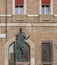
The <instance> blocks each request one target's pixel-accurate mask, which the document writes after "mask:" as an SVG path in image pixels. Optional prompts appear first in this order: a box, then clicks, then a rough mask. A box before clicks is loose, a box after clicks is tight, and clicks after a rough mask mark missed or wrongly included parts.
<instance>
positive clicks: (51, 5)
mask: <svg viewBox="0 0 57 65" xmlns="http://www.w3.org/2000/svg"><path fill="white" fill-rule="evenodd" d="M50 1H51V3H50V10H51V11H50V14H51V15H53V0H50ZM39 5H40V9H39V14H40V15H42V11H41V10H42V4H41V0H39Z"/></svg>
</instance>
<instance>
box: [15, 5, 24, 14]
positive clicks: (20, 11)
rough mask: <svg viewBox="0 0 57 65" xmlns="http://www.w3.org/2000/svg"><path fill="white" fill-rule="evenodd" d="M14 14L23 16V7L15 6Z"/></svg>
mask: <svg viewBox="0 0 57 65" xmlns="http://www.w3.org/2000/svg"><path fill="white" fill-rule="evenodd" d="M15 14H24V7H23V5H22V6H15Z"/></svg>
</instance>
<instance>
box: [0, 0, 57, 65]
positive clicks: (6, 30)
mask: <svg viewBox="0 0 57 65" xmlns="http://www.w3.org/2000/svg"><path fill="white" fill-rule="evenodd" d="M12 3H13V0H7V14H8V15H11V16H7V23H18V24H19V23H20V22H21V23H37V24H38V23H43V24H44V23H46V25H47V23H50V24H52V23H55V24H56V23H57V16H55V15H57V0H53V14H52V15H40V14H39V9H40V8H39V7H40V5H39V3H40V0H27V1H26V3H27V4H26V7H27V8H26V14H25V15H13V4H12ZM5 7H6V6H5V0H1V2H0V15H2V16H0V24H2V23H4V24H5V25H6V17H5V16H4V15H5V14H6V8H5ZM28 15H32V16H28ZM33 15H37V16H33ZM22 28H23V31H24V32H25V33H26V35H30V39H29V40H30V41H31V42H33V43H31V44H33V45H34V47H33V48H34V49H31V50H32V51H33V52H35V53H34V54H35V55H33V52H31V53H32V54H31V65H42V62H41V43H42V41H51V42H52V43H53V60H54V61H53V65H57V25H56V26H33V25H31V26H26V25H25V26H23V27H22ZM18 31H19V26H17V25H16V26H7V27H6V26H0V34H5V35H6V34H7V38H6V37H5V38H0V65H9V64H8V62H7V61H8V58H7V57H8V55H7V52H8V51H7V50H8V44H11V43H12V42H13V41H14V40H13V38H14V37H15V35H16V34H17V33H18ZM30 41H27V43H28V44H29V43H30ZM33 45H32V46H33ZM32 63H33V64H32Z"/></svg>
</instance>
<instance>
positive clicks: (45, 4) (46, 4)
mask: <svg viewBox="0 0 57 65" xmlns="http://www.w3.org/2000/svg"><path fill="white" fill-rule="evenodd" d="M41 7H42V14H50V0H42V5H41Z"/></svg>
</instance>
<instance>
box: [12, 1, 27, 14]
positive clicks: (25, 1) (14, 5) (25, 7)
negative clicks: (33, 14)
mask: <svg viewBox="0 0 57 65" xmlns="http://www.w3.org/2000/svg"><path fill="white" fill-rule="evenodd" d="M24 14H26V0H24ZM13 15H15V0H13Z"/></svg>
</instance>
